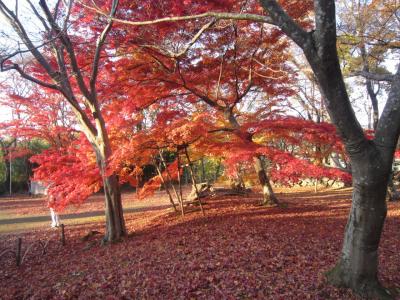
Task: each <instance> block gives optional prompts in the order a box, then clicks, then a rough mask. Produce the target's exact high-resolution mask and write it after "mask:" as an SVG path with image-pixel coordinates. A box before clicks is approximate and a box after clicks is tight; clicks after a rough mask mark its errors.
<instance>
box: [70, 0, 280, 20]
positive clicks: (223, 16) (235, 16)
mask: <svg viewBox="0 0 400 300" xmlns="http://www.w3.org/2000/svg"><path fill="white" fill-rule="evenodd" d="M77 2H79V4H81V5H82V6H84V7H85V8H87V9H90V10H92V11H95V12H97V13H98V14H101V15H107V14H106V13H105V12H103V11H102V10H100V9H98V8H96V7H92V6H89V5H87V4H85V3H83V2H82V1H79V0H78V1H77ZM204 18H214V19H215V20H242V21H254V22H260V23H267V24H271V25H275V23H274V21H273V20H272V18H270V17H268V16H262V15H256V14H248V13H226V12H206V13H203V14H198V15H192V16H180V17H166V18H160V19H156V20H148V21H128V20H123V19H118V18H113V21H114V22H117V23H121V24H126V25H132V26H143V25H152V24H160V23H166V22H177V21H188V20H195V19H204Z"/></svg>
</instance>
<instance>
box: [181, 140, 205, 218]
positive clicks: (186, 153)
mask: <svg viewBox="0 0 400 300" xmlns="http://www.w3.org/2000/svg"><path fill="white" fill-rule="evenodd" d="M185 155H186V158H187V161H188V165H189V170H190V176H191V177H192V183H193V186H194V189H195V191H196V195H197V199H198V200H199V205H200V209H201V212H202V214H203V216H204V209H203V204H202V203H201V199H200V193H199V190H198V189H197V185H196V178H195V177H194V172H193V167H192V162H191V161H190V157H189V153H188V151H187V147H185Z"/></svg>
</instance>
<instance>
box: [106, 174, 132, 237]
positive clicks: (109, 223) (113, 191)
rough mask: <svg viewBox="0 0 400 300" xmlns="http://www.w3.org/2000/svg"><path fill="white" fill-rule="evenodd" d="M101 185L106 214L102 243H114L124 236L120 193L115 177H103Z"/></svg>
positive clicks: (124, 228)
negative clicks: (102, 185) (102, 186)
mask: <svg viewBox="0 0 400 300" xmlns="http://www.w3.org/2000/svg"><path fill="white" fill-rule="evenodd" d="M103 183H104V197H105V214H106V234H105V236H104V241H105V242H115V241H118V240H120V239H121V237H123V236H125V235H126V227H125V220H124V214H123V210H122V201H121V192H120V189H119V183H118V179H117V177H116V175H111V176H108V177H105V178H104V179H103Z"/></svg>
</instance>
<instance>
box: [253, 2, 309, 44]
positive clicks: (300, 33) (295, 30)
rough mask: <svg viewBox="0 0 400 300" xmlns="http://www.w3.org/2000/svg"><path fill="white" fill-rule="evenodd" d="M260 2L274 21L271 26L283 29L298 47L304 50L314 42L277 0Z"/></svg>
mask: <svg viewBox="0 0 400 300" xmlns="http://www.w3.org/2000/svg"><path fill="white" fill-rule="evenodd" d="M260 2H261V5H262V6H263V8H264V9H265V10H266V11H268V13H269V15H270V18H271V19H272V22H270V24H273V25H276V26H278V27H279V28H280V29H282V31H283V32H285V33H286V34H287V35H288V36H289V37H290V38H291V39H292V40H293V41H294V42H295V43H296V44H297V45H299V46H300V47H301V48H303V49H304V48H306V47H307V46H308V45H309V44H310V42H312V39H311V38H310V35H309V34H308V33H307V32H306V31H305V30H304V29H303V28H301V27H300V26H299V25H298V24H296V22H295V21H294V20H293V19H292V18H291V17H290V16H289V15H288V14H287V13H286V12H285V11H284V10H283V9H282V7H281V6H280V5H279V4H278V3H277V2H276V1H275V0H260Z"/></svg>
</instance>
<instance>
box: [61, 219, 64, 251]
mask: <svg viewBox="0 0 400 300" xmlns="http://www.w3.org/2000/svg"><path fill="white" fill-rule="evenodd" d="M61 244H62V245H63V246H65V230H64V224H61Z"/></svg>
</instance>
